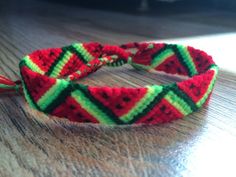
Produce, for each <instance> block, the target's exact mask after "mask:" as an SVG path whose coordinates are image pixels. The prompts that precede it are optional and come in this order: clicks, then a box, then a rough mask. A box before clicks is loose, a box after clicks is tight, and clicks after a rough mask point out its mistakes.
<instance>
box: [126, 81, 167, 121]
mask: <svg viewBox="0 0 236 177" xmlns="http://www.w3.org/2000/svg"><path fill="white" fill-rule="evenodd" d="M169 89H170V86H164V87H163V89H162V91H161V92H160V93H159V94H158V95H157V96H156V97H154V99H153V101H152V102H151V103H150V104H149V105H148V106H147V107H146V108H145V109H144V110H143V111H142V112H141V113H139V114H137V115H135V116H134V117H133V119H132V120H131V121H129V122H128V123H129V124H131V123H134V122H136V121H137V120H138V119H141V118H142V117H143V116H145V115H146V114H148V112H149V111H151V110H152V109H153V108H154V107H155V106H156V105H157V104H158V102H160V101H161V99H162V98H163V97H164V96H165V95H166V94H167V92H168V91H169Z"/></svg>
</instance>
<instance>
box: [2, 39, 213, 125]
mask: <svg viewBox="0 0 236 177" xmlns="http://www.w3.org/2000/svg"><path fill="white" fill-rule="evenodd" d="M129 49H135V50H136V51H135V52H131V51H130V50H129ZM124 64H131V65H132V66H133V67H134V68H136V69H141V70H147V71H149V70H156V71H164V72H166V73H169V74H178V75H183V76H188V77H189V78H188V79H187V80H184V81H181V82H177V83H172V84H169V85H149V86H145V87H140V88H129V87H127V88H124V87H122V88H119V87H107V86H103V87H95V86H88V85H83V84H79V83H75V82H74V81H75V80H78V79H80V78H83V77H85V76H87V75H88V74H91V73H93V72H95V71H97V70H98V69H99V68H101V67H102V66H104V65H106V66H112V67H117V66H121V65H124ZM217 73H218V67H217V65H216V64H215V63H214V61H213V60H212V57H211V56H209V55H208V54H206V53H205V52H203V51H201V50H198V49H194V48H193V47H189V46H182V45H176V44H164V43H145V42H144V43H128V44H124V45H120V46H113V45H102V44H99V43H94V42H92V43H75V44H72V45H70V46H65V47H62V48H50V49H42V50H37V51H34V52H33V53H31V54H29V55H27V56H25V57H24V58H23V59H22V60H21V62H20V74H21V80H20V81H17V82H13V81H11V80H9V79H7V78H5V77H3V76H0V93H3V92H9V91H15V90H19V89H22V90H23V93H24V97H25V99H26V101H27V102H28V104H29V105H30V106H31V107H32V108H35V109H37V110H39V111H42V112H44V113H46V114H49V115H54V116H57V117H64V118H67V119H69V120H70V121H76V122H91V123H101V124H158V123H163V122H169V121H172V120H175V119H179V118H182V117H184V116H186V115H188V114H190V113H192V112H194V111H197V110H198V109H199V108H201V107H202V106H203V105H205V104H206V103H207V101H208V100H209V98H210V96H211V93H212V90H213V87H214V84H215V81H216V76H217Z"/></svg>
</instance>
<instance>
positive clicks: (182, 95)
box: [171, 83, 198, 111]
mask: <svg viewBox="0 0 236 177" xmlns="http://www.w3.org/2000/svg"><path fill="white" fill-rule="evenodd" d="M171 90H172V91H173V92H174V93H175V94H176V95H177V96H178V97H180V98H182V99H183V100H184V101H185V102H186V103H187V104H188V105H189V106H190V108H191V109H192V111H197V110H198V107H197V106H196V104H195V103H194V102H193V100H192V98H191V97H189V96H188V95H187V94H186V93H185V92H183V91H182V90H181V89H179V87H178V86H177V84H176V83H175V84H173V87H171Z"/></svg>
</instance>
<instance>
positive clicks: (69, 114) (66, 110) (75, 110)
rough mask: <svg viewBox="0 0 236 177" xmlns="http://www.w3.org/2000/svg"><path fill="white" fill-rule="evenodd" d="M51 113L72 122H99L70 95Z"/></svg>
mask: <svg viewBox="0 0 236 177" xmlns="http://www.w3.org/2000/svg"><path fill="white" fill-rule="evenodd" d="M52 115H54V116H58V117H65V118H68V119H69V120H70V121H73V122H91V123H99V122H98V121H97V119H96V118H95V117H93V116H92V115H91V114H89V113H88V112H87V111H86V110H85V109H83V108H82V107H81V105H80V104H78V103H77V102H76V101H75V100H74V98H72V97H68V98H67V99H66V100H65V102H64V103H62V104H61V105H60V106H58V107H57V108H56V109H55V110H54V111H53V112H52Z"/></svg>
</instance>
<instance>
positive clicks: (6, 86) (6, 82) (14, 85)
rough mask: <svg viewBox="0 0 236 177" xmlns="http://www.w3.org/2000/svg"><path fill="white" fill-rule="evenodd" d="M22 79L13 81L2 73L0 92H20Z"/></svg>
mask: <svg viewBox="0 0 236 177" xmlns="http://www.w3.org/2000/svg"><path fill="white" fill-rule="evenodd" d="M20 85H21V81H20V80H17V81H15V82H14V81H12V80H10V79H8V78H6V77H4V76H1V75H0V94H1V93H8V92H18V91H19V90H20V88H21V86H20Z"/></svg>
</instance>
